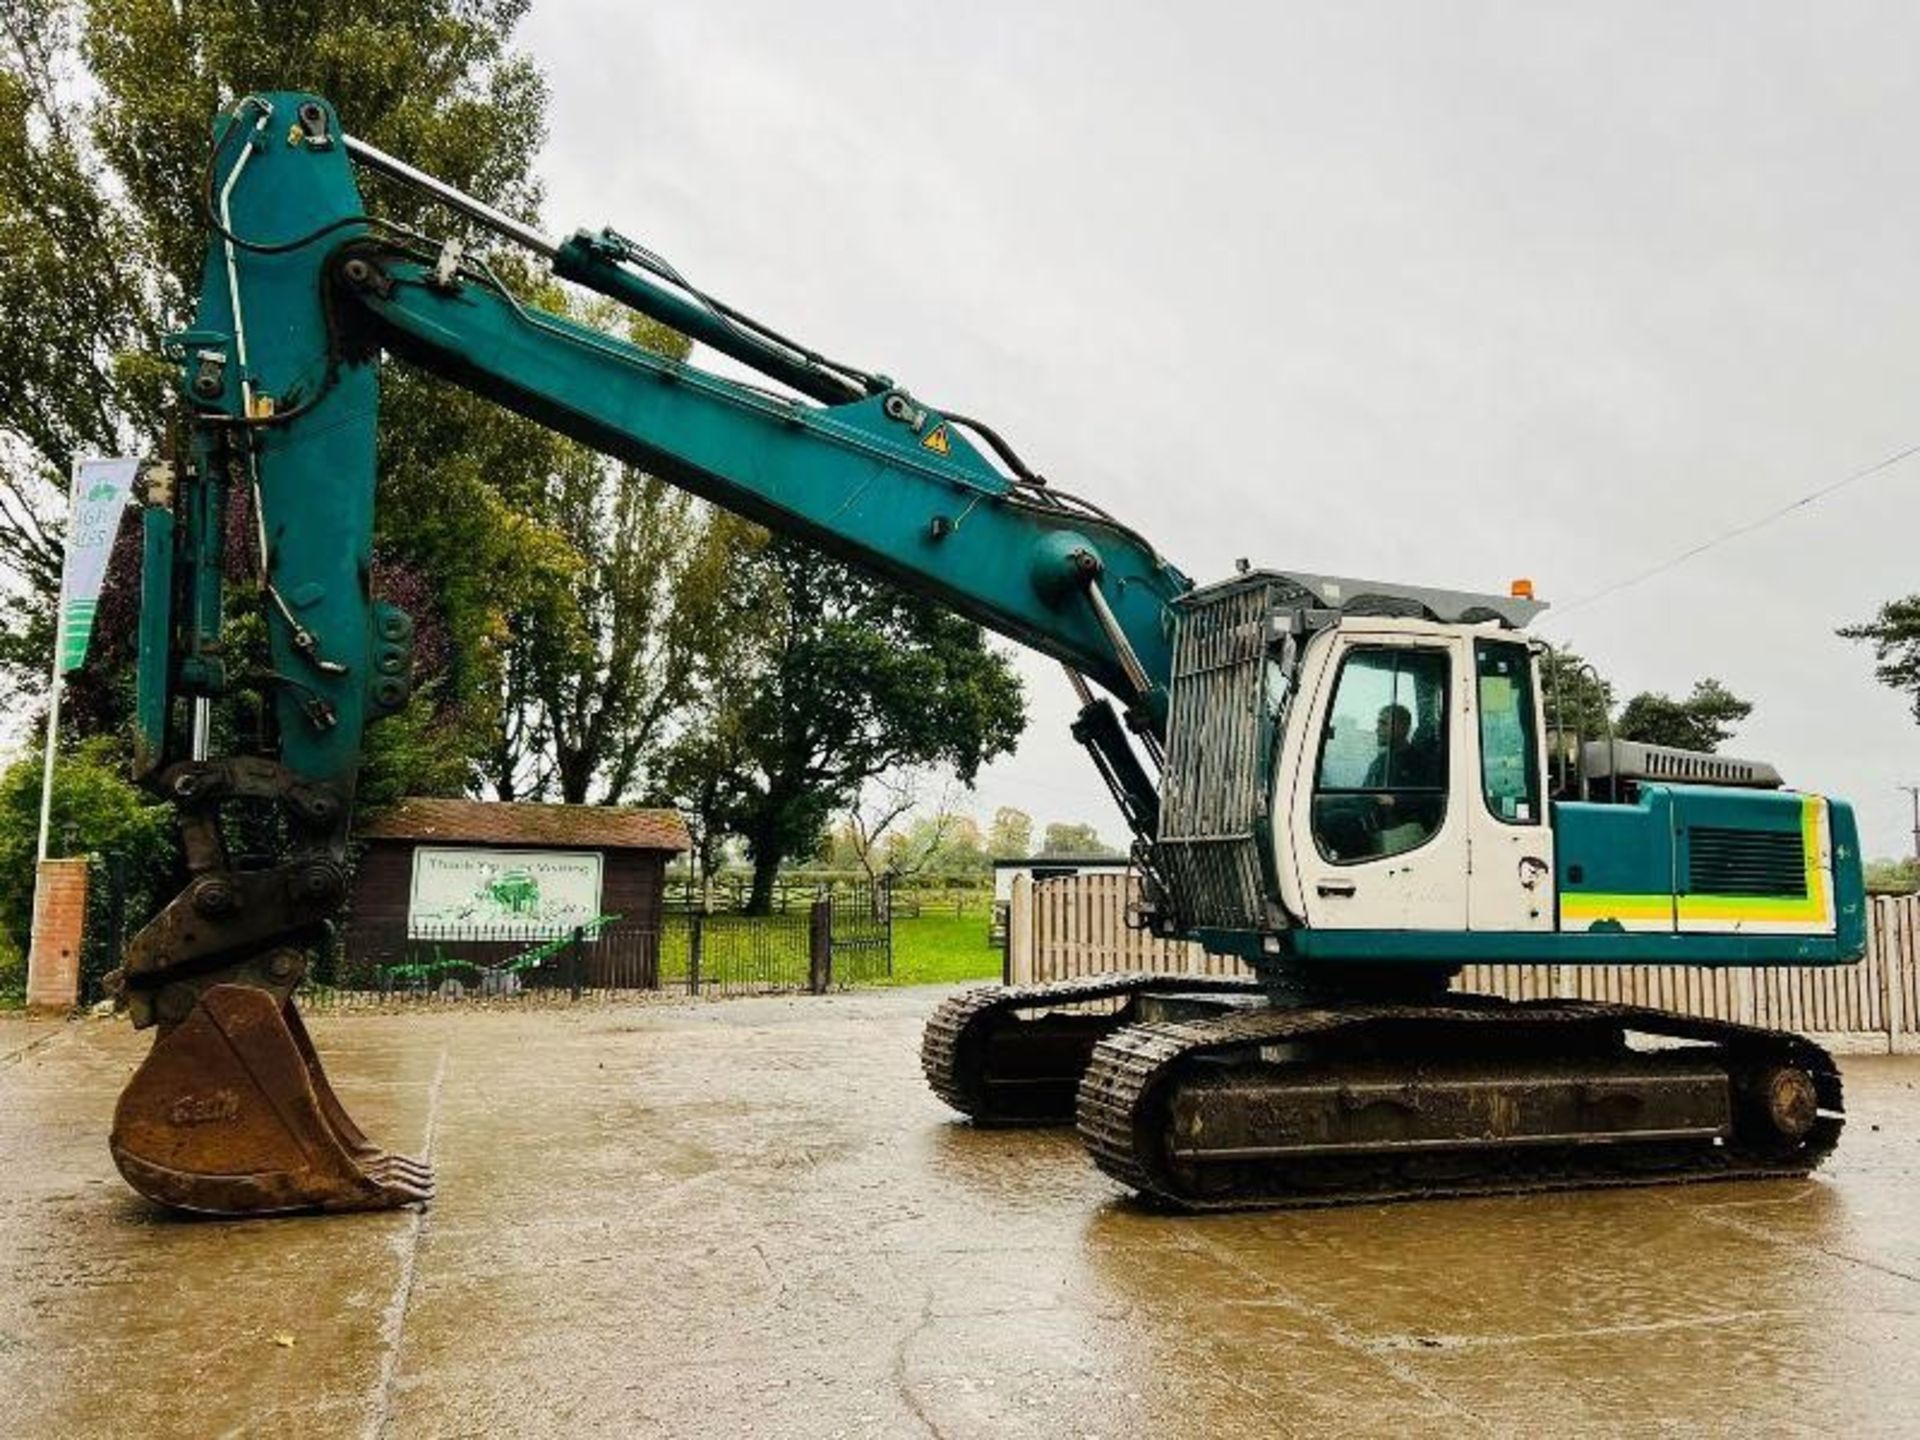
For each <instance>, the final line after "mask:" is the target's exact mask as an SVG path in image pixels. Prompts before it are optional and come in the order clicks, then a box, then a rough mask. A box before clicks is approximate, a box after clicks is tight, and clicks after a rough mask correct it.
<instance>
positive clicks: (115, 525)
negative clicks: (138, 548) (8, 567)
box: [60, 456, 140, 675]
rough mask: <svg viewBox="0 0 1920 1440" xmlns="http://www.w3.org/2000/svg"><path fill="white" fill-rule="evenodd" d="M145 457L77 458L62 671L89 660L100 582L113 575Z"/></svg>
mask: <svg viewBox="0 0 1920 1440" xmlns="http://www.w3.org/2000/svg"><path fill="white" fill-rule="evenodd" d="M139 469H140V462H139V460H138V459H135V458H133V457H130V456H94V457H91V458H89V459H85V460H81V461H78V462H76V463H75V465H74V467H73V493H72V494H71V495H70V496H69V497H68V502H67V547H66V548H67V561H66V568H65V570H64V571H63V572H62V575H61V581H60V673H61V674H62V675H66V674H70V673H71V672H73V671H75V670H78V669H79V668H80V667H81V666H82V665H84V664H86V663H87V641H88V640H90V639H91V638H92V636H93V615H94V611H95V610H96V609H97V608H98V607H99V604H100V587H101V585H102V584H103V583H104V582H105V581H106V578H107V560H108V557H109V556H111V555H112V554H113V538H114V536H115V535H117V534H119V533H120V515H121V512H122V511H124V510H125V509H126V508H127V496H128V495H129V494H130V493H131V492H132V490H133V477H134V475H135V474H136V473H137V472H138V471H139Z"/></svg>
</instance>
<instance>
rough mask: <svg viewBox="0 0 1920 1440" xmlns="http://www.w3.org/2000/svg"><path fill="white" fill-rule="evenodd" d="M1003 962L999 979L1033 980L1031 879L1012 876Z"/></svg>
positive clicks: (1012, 981) (1005, 981) (1009, 982)
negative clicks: (1011, 893)
mask: <svg viewBox="0 0 1920 1440" xmlns="http://www.w3.org/2000/svg"><path fill="white" fill-rule="evenodd" d="M1006 955H1007V959H1006V964H1005V966H1004V967H1003V969H1002V972H1001V976H1000V978H1001V982H1002V983H1003V984H1007V985H1027V984H1031V983H1032V981H1033V879H1032V877H1031V876H1027V875H1016V876H1014V877H1013V898H1012V899H1010V900H1009V901H1008V902H1007V950H1006Z"/></svg>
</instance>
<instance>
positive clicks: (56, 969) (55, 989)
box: [27, 855, 89, 1015]
mask: <svg viewBox="0 0 1920 1440" xmlns="http://www.w3.org/2000/svg"><path fill="white" fill-rule="evenodd" d="M88 863H89V862H88V860H87V858H86V857H85V856H84V855H83V856H77V857H75V858H73V859H70V860H42V861H41V862H40V868H39V871H38V874H37V876H36V879H35V884H34V887H33V946H32V949H31V950H30V951H29V953H28V956H27V1007H28V1008H29V1009H31V1010H38V1011H41V1012H51V1013H54V1014H60V1015H64V1014H66V1013H67V1012H68V1011H69V1010H71V1009H73V1007H74V1006H75V1005H77V1004H79V1003H80V942H81V940H82V938H83V937H84V936H85V935H86V930H87V871H88Z"/></svg>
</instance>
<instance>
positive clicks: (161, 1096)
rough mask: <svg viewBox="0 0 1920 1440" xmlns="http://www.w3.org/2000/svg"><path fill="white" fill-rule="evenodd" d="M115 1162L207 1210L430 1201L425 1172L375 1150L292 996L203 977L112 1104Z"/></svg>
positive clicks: (132, 1181) (153, 1189) (182, 1203)
mask: <svg viewBox="0 0 1920 1440" xmlns="http://www.w3.org/2000/svg"><path fill="white" fill-rule="evenodd" d="M111 1148H112V1151H113V1159H114V1163H115V1164H116V1165H118V1166H119V1167H120V1173H121V1175H123V1176H124V1177H126V1181H127V1183H128V1184H129V1185H131V1186H132V1187H133V1188H134V1189H135V1190H137V1191H139V1192H140V1193H141V1194H142V1195H144V1196H146V1197H147V1198H148V1199H149V1200H153V1201H157V1202H158V1203H159V1204H162V1205H167V1206H171V1207H173V1208H174V1209H176V1210H190V1211H193V1212H196V1213H198V1214H202V1215H225V1216H246V1215H276V1214H282V1213H285V1212H287V1211H292V1210H335V1211H337V1210H386V1209H391V1208H393V1207H395V1206H400V1205H412V1204H418V1203H422V1202H425V1201H427V1200H430V1199H432V1198H433V1170H432V1168H431V1167H430V1166H428V1165H426V1164H425V1163H423V1162H421V1161H418V1160H412V1159H408V1158H407V1157H405V1156H401V1155H394V1154H391V1153H389V1152H388V1151H385V1150H382V1149H380V1148H379V1147H378V1146H377V1145H375V1144H373V1143H372V1142H371V1141H370V1140H368V1139H367V1137H366V1136H365V1135H364V1134H363V1133H361V1130H360V1128H359V1127H358V1126H357V1125H355V1124H354V1123H353V1121H352V1120H351V1119H350V1118H349V1117H348V1115H347V1112H346V1110H345V1109H344V1108H343V1107H342V1106H341V1104H340V1101H339V1098H338V1097H337V1096H335V1094H334V1093H333V1087H332V1086H331V1085H330V1084H328V1082H327V1075H326V1071H325V1070H324V1069H322V1068H321V1065H320V1057H319V1056H318V1055H317V1054H316V1053H315V1052H314V1048H313V1041H312V1040H311V1039H310V1038H308V1035H307V1029H306V1026H305V1025H304V1024H303V1023H302V1021H301V1019H300V1012H299V1011H298V1010H296V1009H295V1008H294V1004H293V1000H292V999H291V998H290V997H283V996H281V995H278V994H276V993H275V992H274V991H273V990H271V989H264V988H261V987H259V986H255V985H249V984H244V983H241V984H215V985H211V986H208V987H207V988H206V989H205V990H204V991H202V992H201V993H200V994H199V995H198V997H197V998H195V999H194V1000H193V1004H192V1008H191V1010H189V1011H188V1013H187V1014H186V1015H185V1017H184V1018H182V1019H180V1020H178V1021H176V1022H174V1023H171V1024H169V1023H168V1022H167V1021H165V1020H164V1019H163V1020H162V1021H161V1028H160V1034H159V1038H158V1039H156V1040H155V1041H154V1044H153V1049H152V1050H151V1051H150V1052H149V1053H148V1055H147V1058H146V1060H145V1061H144V1062H143V1063H142V1064H141V1066H140V1068H139V1069H138V1070H137V1071H135V1072H134V1076H133V1079H132V1080H131V1081H130V1082H128V1085H127V1088H126V1090H125V1091H124V1092H123V1093H122V1094H121V1096H120V1104H119V1106H118V1107H117V1108H116V1109H115V1111H114V1116H113V1137H112V1140H111Z"/></svg>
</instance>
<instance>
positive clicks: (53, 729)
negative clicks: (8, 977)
mask: <svg viewBox="0 0 1920 1440" xmlns="http://www.w3.org/2000/svg"><path fill="white" fill-rule="evenodd" d="M84 463H85V462H84V461H83V460H81V459H80V458H79V457H78V456H76V457H75V458H74V462H73V473H72V474H71V475H70V476H68V477H67V530H68V534H69V536H71V534H72V531H73V518H74V516H75V515H76V514H77V513H78V511H79V504H78V499H79V495H80V470H81V467H82V465H83V464H84ZM70 555H71V547H70V546H62V547H61V551H60V588H59V589H58V590H57V591H56V592H54V599H53V673H52V675H51V676H50V677H49V679H48V683H47V755H46V763H45V765H44V767H43V768H42V771H41V775H40V844H39V849H38V851H37V853H36V855H35V861H36V863H38V862H39V861H41V860H45V859H46V858H47V838H48V835H49V832H50V831H51V829H52V826H53V760H54V756H55V754H56V753H57V752H58V751H59V748H60V688H61V686H60V680H61V668H62V667H63V666H64V665H65V664H66V659H67V563H68V560H69V558H70Z"/></svg>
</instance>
